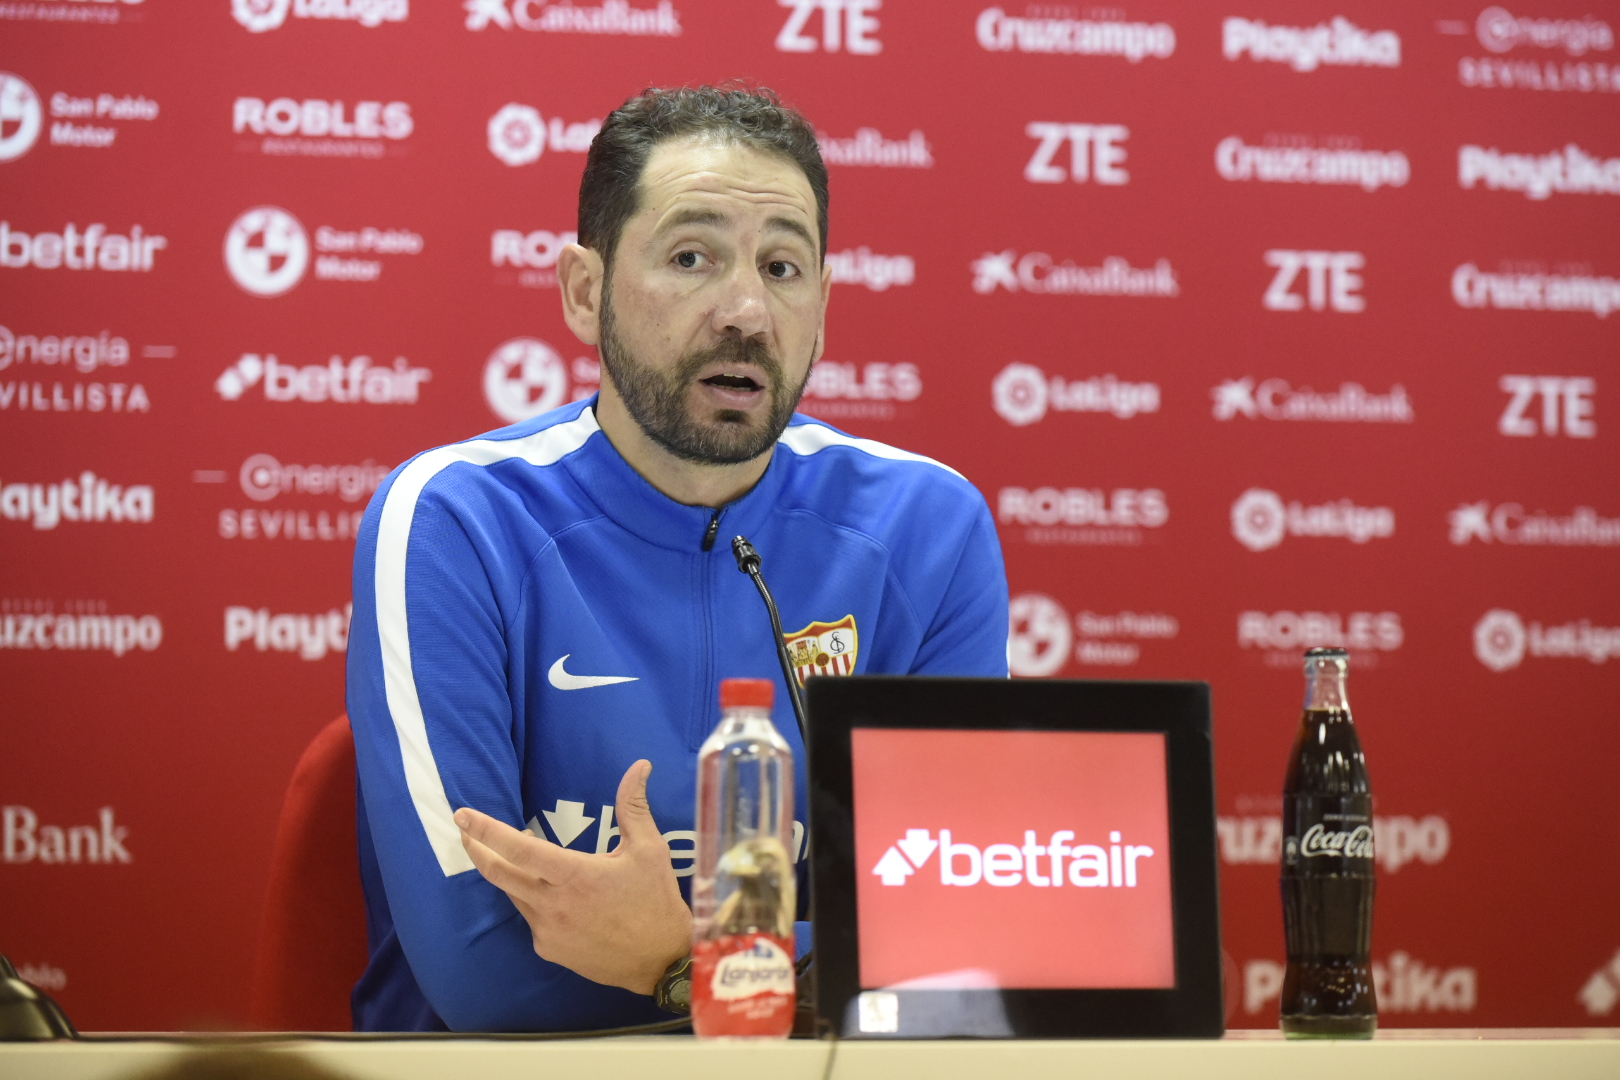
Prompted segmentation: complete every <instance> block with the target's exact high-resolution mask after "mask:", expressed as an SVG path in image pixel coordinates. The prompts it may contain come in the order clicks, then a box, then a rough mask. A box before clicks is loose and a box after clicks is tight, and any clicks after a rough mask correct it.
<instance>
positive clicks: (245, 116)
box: [231, 97, 416, 158]
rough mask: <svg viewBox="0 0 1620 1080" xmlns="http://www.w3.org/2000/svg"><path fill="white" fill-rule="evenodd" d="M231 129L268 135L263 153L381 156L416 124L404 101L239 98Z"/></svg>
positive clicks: (261, 145) (403, 137)
mask: <svg viewBox="0 0 1620 1080" xmlns="http://www.w3.org/2000/svg"><path fill="white" fill-rule="evenodd" d="M346 113H347V115H345V114H346ZM231 129H232V130H233V131H235V132H236V133H237V134H238V135H242V134H252V135H263V136H265V137H264V139H262V140H261V141H260V142H259V143H257V146H258V149H259V152H260V153H263V154H270V155H277V156H286V155H302V156H305V157H363V158H380V157H382V156H384V155H385V154H386V153H387V149H386V147H384V145H383V144H382V140H384V139H389V140H394V141H398V140H401V139H406V138H409V137H410V134H411V132H412V131H414V130H416V122H415V121H414V120H413V119H412V117H411V107H410V105H409V104H408V103H406V102H403V101H390V102H388V103H386V104H384V103H383V102H381V101H361V102H357V103H355V105H354V107H353V108H352V109H350V108H349V107H348V106H346V105H345V104H344V103H343V102H341V101H328V100H325V99H319V98H316V99H306V100H304V101H302V102H300V101H296V100H294V99H292V98H289V97H279V98H274V99H272V100H270V101H268V102H267V101H265V100H264V99H263V98H256V97H239V98H237V99H236V104H235V105H234V106H233V107H232V110H231ZM241 145H242V146H243V148H246V147H251V146H253V145H255V144H253V143H246V144H241Z"/></svg>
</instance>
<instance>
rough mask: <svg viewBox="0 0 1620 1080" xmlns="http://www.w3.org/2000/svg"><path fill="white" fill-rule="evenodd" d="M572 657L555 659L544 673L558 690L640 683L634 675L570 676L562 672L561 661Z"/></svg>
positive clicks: (566, 656) (569, 654) (568, 654)
mask: <svg viewBox="0 0 1620 1080" xmlns="http://www.w3.org/2000/svg"><path fill="white" fill-rule="evenodd" d="M572 655H574V654H573V653H563V654H562V655H561V656H559V657H558V658H557V662H556V663H555V664H552V665H551V670H550V671H548V672H546V678H547V679H548V680H550V682H551V685H552V686H555V687H556V688H557V689H559V690H588V689H589V688H591V687H593V686H612V685H613V684H614V683H621V682H638V681H640V680H639V679H637V677H636V676H634V675H570V674H568V672H566V671H564V670H563V661H564V660H567V659H568V658H569V657H570V656H572Z"/></svg>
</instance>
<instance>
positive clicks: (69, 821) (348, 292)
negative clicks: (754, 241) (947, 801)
mask: <svg viewBox="0 0 1620 1080" xmlns="http://www.w3.org/2000/svg"><path fill="white" fill-rule="evenodd" d="M1617 22H1620V9H1617V8H1616V7H1615V5H1614V4H1613V3H1612V2H1604V3H1597V4H1585V3H1582V4H1574V3H1570V2H1567V0H1536V5H1535V6H1534V7H1533V8H1523V7H1522V5H1517V4H1515V5H1514V7H1513V9H1512V10H1511V11H1506V10H1504V9H1502V8H1498V7H1490V8H1483V7H1482V5H1481V2H1480V0H1474V2H1473V3H1458V2H1442V0H1427V2H1425V3H1421V4H1411V3H1383V2H1373V0H1356V2H1355V3H1350V4H1346V5H1335V4H1329V3H1321V2H1315V3H1303V2H1299V3H1294V2H1290V3H1282V2H1274V0H1246V2H1244V3H1238V2H1235V0H1234V2H1233V3H1229V4H1226V5H1209V4H1200V3H1192V2H1175V3H1171V2H1166V0H1142V2H1139V3H1133V4H1132V5H1130V6H1129V7H1125V8H1088V7H1065V6H1061V5H1042V6H1034V7H1031V8H1029V9H1027V10H1023V9H1020V8H1018V7H1017V6H1016V5H1013V4H1008V5H1005V7H993V6H990V0H972V2H968V0H952V2H933V3H920V2H916V0H815V2H812V0H780V2H778V0H729V2H723V3H722V2H719V0H631V2H630V3H626V2H624V0H603V2H602V3H600V4H595V3H590V2H589V0H587V2H584V3H578V4H575V5H573V6H569V5H567V4H561V3H547V2H545V0H468V2H467V3H465V4H454V3H447V2H441V3H437V4H429V3H421V2H418V3H415V4H411V3H409V0H209V2H208V3H206V4H196V3H191V4H182V3H179V2H178V0H4V2H0V25H3V27H4V29H3V31H0V71H3V72H5V73H6V74H4V75H0V324H3V326H4V327H5V328H6V329H5V332H4V333H0V431H3V432H4V436H3V442H0V448H3V452H0V543H3V550H4V552H5V558H4V559H3V560H0V608H3V610H0V686H3V687H4V688H5V689H4V691H3V697H0V701H3V705H0V710H3V712H0V716H3V721H0V722H3V735H4V748H5V749H4V753H3V754H0V806H3V807H4V811H3V812H4V815H5V819H4V822H3V824H4V827H5V847H4V858H3V860H0V936H3V941H0V948H3V949H4V950H5V951H7V952H9V953H10V954H11V955H12V957H13V958H14V959H15V960H16V961H17V962H18V963H19V964H20V965H22V966H24V967H25V968H26V970H27V971H28V972H29V973H30V974H31V977H33V978H34V979H35V980H36V981H38V982H40V983H41V984H42V985H45V986H47V987H49V988H51V989H52V990H54V991H55V992H56V993H57V995H58V996H59V997H60V999H61V1001H62V1002H63V1004H64V1005H65V1006H66V1007H67V1009H68V1010H69V1012H70V1013H71V1014H72V1015H73V1016H74V1017H75V1018H76V1019H77V1020H78V1022H79V1023H80V1024H81V1026H84V1027H86V1028H91V1029H95V1028H126V1029H138V1028H167V1027H174V1026H178V1025H193V1024H211V1023H223V1024H229V1023H236V1022H240V1019H241V1017H242V1016H243V1015H244V1014H245V1011H246V1002H247V980H248V972H249V970H250V968H251V961H252V955H253V945H254V940H255V936H256V932H257V927H258V920H259V916H260V907H261V895H262V890H263V887H264V883H265V878H266V862H267V857H268V852H269V848H270V842H271V838H272V835H273V830H274V825H275V818H276V812H277V808H278V806H279V804H280V800H281V797H282V793H283V791H284V788H285V785H286V782H287V779H288V776H289V774H290V772H291V768H292V764H293V762H294V760H295V759H296V756H297V754H298V753H299V751H300V749H301V748H302V747H303V746H304V745H305V744H306V743H307V742H308V740H309V739H310V738H311V737H312V736H313V734H314V733H315V731H316V730H317V729H318V728H319V727H320V726H321V725H322V724H323V723H324V722H326V721H327V720H328V719H330V718H331V717H332V716H333V715H335V714H336V713H337V712H338V711H339V710H340V709H341V707H342V693H343V646H344V643H345V639H346V623H345V620H346V608H345V605H346V603H347V601H348V594H349V565H350V559H351V555H352V543H351V540H350V536H351V533H352V531H353V524H354V521H355V516H356V515H357V514H358V513H359V512H360V511H361V510H362V509H363V507H364V505H365V500H366V498H367V495H368V493H369V491H370V490H371V489H372V488H373V487H374V486H375V484H376V481H377V479H378V478H379V477H380V476H381V475H383V474H384V472H385V471H386V470H387V469H388V468H391V467H392V466H393V465H395V464H397V463H398V462H400V461H401V460H403V459H404V458H406V457H407V456H408V455H410V454H411V453H413V452H415V451H417V450H420V449H423V448H425V447H428V446H431V445H434V444H437V443H442V442H447V441H453V440H456V439H460V438H464V437H467V436H470V435H473V434H476V433H478V432H480V431H483V430H486V429H489V428H492V427H495V426H499V425H500V424H502V423H504V422H505V420H506V418H508V417H510V416H513V415H517V414H520V413H521V412H523V411H525V410H530V409H534V408H538V407H543V406H549V405H551V404H554V403H558V402H561V401H563V400H567V399H568V398H570V397H572V396H575V395H579V394H584V393H588V392H590V390H591V388H592V387H593V386H594V380H595V377H596V375H595V362H594V358H593V357H592V355H591V352H590V350H588V349H585V348H583V347H581V346H580V345H579V344H577V343H576V342H575V341H574V340H573V339H572V338H571V337H570V335H569V334H568V332H567V330H566V329H565V327H564V325H563V322H562V319H561V317H560V313H559V304H558V298H557V294H556V290H555V285H554V278H553V271H552V264H553V263H554V260H555V256H556V251H557V248H558V246H559V245H560V244H562V243H564V242H566V240H567V239H568V236H567V234H568V233H569V231H570V230H571V229H572V228H573V223H574V212H575V190H576V188H577V184H578V180H579V173H580V169H581V165H582V162H583V153H582V151H583V149H584V148H585V146H586V145H588V141H589V138H590V136H591V134H592V132H593V131H594V127H595V124H596V123H597V122H598V120H599V119H600V118H601V117H603V116H605V115H606V114H607V112H608V111H609V110H611V109H612V108H613V107H614V106H615V105H617V104H618V103H619V102H621V101H622V100H623V99H624V98H625V97H626V96H628V95H630V94H631V93H634V92H635V91H637V90H639V89H640V88H641V87H643V86H646V85H649V84H672V83H686V82H696V81H705V80H709V81H713V80H720V79H728V78H738V77H741V78H748V79H754V80H759V81H762V82H764V83H766V84H768V85H771V86H773V87H775V88H777V89H778V90H779V91H781V92H782V94H783V95H784V96H785V97H786V98H787V99H788V100H789V101H790V102H792V103H794V104H796V105H797V106H799V107H800V108H802V109H803V110H804V111H805V112H806V114H807V115H808V116H810V117H811V118H812V120H813V121H814V122H815V124H816V125H817V128H818V130H819V131H821V132H823V133H824V144H825V147H826V156H827V159H828V161H829V163H830V167H831V172H832V188H833V202H832V239H831V243H830V249H831V256H830V257H831V259H832V261H833V264H834V266H835V269H836V272H837V280H838V281H839V282H840V284H839V285H838V287H837V288H835V289H834V290H833V303H832V309H831V314H830V330H829V347H828V352H827V358H826V360H825V361H824V362H823V365H822V367H821V369H820V371H819V373H818V374H817V375H816V377H815V379H814V382H813V385H812V391H811V395H810V396H809V397H808V398H807V400H806V404H805V409H806V411H808V412H811V413H814V414H816V415H818V416H822V417H825V418H826V419H828V420H830V421H831V422H833V423H835V424H838V425H840V426H842V427H844V428H846V429H848V430H850V431H852V432H855V433H857V434H860V435H863V436H869V437H872V438H876V439H880V440H883V441H886V442H892V443H895V444H898V445H900V446H903V447H906V448H908V449H911V450H915V451H920V452H923V453H927V454H931V455H934V456H937V457H939V458H942V459H944V460H945V461H947V462H949V463H950V464H952V465H954V466H955V467H957V468H958V469H960V470H962V471H963V472H964V473H965V474H966V475H967V476H969V477H970V478H971V479H972V480H973V481H974V482H975V483H977V484H978V485H979V487H980V488H981V489H982V490H983V491H984V493H985V496H986V498H987V499H988V500H989V502H990V504H991V506H992V508H993V509H994V510H995V511H996V514H997V517H998V520H999V522H1000V524H1001V526H1002V541H1003V544H1004V545H1005V549H1006V553H1007V559H1008V568H1009V575H1010V578H1011V585H1012V592H1013V596H1014V614H1015V628H1014V635H1013V641H1012V643H1011V645H1012V656H1013V659H1014V663H1015V668H1016V670H1017V671H1018V672H1019V673H1021V674H1026V675H1062V676H1071V677H1073V676H1079V677H1085V676H1092V677H1099V676H1101V677H1117V676H1127V677H1148V678H1158V677H1190V678H1201V679H1208V680H1209V681H1210V682H1211V683H1213V685H1214V689H1215V703H1216V735H1217V759H1218V784H1219V788H1218V790H1219V799H1220V813H1221V833H1220V838H1221V851H1222V859H1223V862H1222V870H1223V901H1224V908H1223V910H1224V913H1225V931H1226V932H1225V947H1226V950H1227V952H1228V954H1229V955H1230V958H1231V963H1230V964H1229V965H1228V967H1229V979H1230V987H1231V994H1230V997H1231V1002H1230V1004H1231V1011H1232V1017H1231V1019H1232V1022H1233V1023H1234V1024H1238V1025H1246V1024H1252V1025H1261V1026H1264V1025H1270V1024H1273V1023H1275V1016H1276V991H1277V976H1278V974H1279V970H1280V969H1279V968H1278V967H1277V964H1278V962H1279V961H1280V960H1281V958H1282V934H1281V926H1280V918H1279V903H1278V898H1277V887H1276V884H1275V879H1276V870H1275V863H1276V858H1277V852H1278V847H1279V843H1278V839H1279V838H1278V832H1277V815H1278V809H1279V799H1278V791H1279V789H1280V786H1281V782H1282V771H1283V764H1284V758H1285V755H1286V752H1287V747H1288V745H1289V740H1290V737H1291V735H1292V730H1293V726H1294V724H1295V722H1296V711H1297V708H1298V703H1299V696H1300V691H1301V685H1300V678H1299V674H1298V657H1299V651H1300V649H1301V648H1302V647H1303V646H1305V645H1309V644H1314V643H1344V644H1348V645H1349V646H1350V648H1351V649H1352V651H1353V654H1354V661H1353V667H1352V671H1353V678H1352V683H1351V691H1352V700H1353V702H1354V705H1355V707H1356V716H1357V720H1358V723H1359V724H1360V726H1361V729H1362V735H1363V739H1364V741H1365V745H1366V748H1367V754H1368V759H1369V762H1370V765H1371V770H1372V777H1373V781H1374V785H1375V790H1376V792H1377V796H1378V804H1377V813H1378V816H1379V825H1380V836H1379V852H1380V866H1381V881H1380V893H1379V901H1378V913H1377V927H1376V932H1375V936H1374V942H1375V956H1376V958H1377V960H1378V963H1379V965H1380V967H1379V970H1380V972H1381V973H1382V974H1381V976H1380V978H1381V998H1382V1002H1381V1003H1382V1006H1383V1010H1382V1012H1383V1017H1382V1019H1383V1022H1384V1023H1385V1024H1386V1025H1401V1024H1415V1025H1424V1026H1456V1025H1473V1024H1511V1025H1521V1024H1554V1025H1557V1024H1562V1025H1584V1024H1602V1023H1613V1022H1614V1021H1615V1017H1616V1016H1620V1011H1617V1009H1616V1001H1617V999H1620V953H1617V950H1620V921H1617V920H1616V918H1615V915H1614V912H1615V910H1616V907H1615V897H1616V895H1617V886H1620V871H1617V869H1616V867H1617V866H1620V858H1617V856H1620V846H1617V842H1616V840H1615V834H1614V828H1613V826H1614V822H1615V811H1614V808H1613V800H1612V795H1611V792H1612V788H1613V782H1614V770H1615V762H1616V760H1620V735H1617V733H1616V727H1615V725H1614V724H1613V722H1612V717H1611V716H1610V715H1609V713H1610V712H1611V711H1612V701H1613V699H1614V695H1615V691H1616V688H1617V682H1616V675H1617V672H1620V663H1617V662H1615V661H1620V629H1616V628H1617V627H1620V584H1617V577H1616V573H1615V565H1616V559H1617V557H1620V482H1617V479H1616V478H1617V476H1620V470H1617V468H1616V465H1617V463H1620V462H1617V457H1616V453H1615V449H1614V447H1615V438H1616V433H1617V430H1620V429H1616V428H1615V426H1614V425H1615V424H1616V423H1620V420H1617V419H1616V418H1615V417H1614V416H1613V415H1612V413H1611V409H1612V406H1611V405H1610V404H1609V398H1608V395H1609V394H1610V393H1612V392H1613V391H1612V390H1611V389H1610V387H1611V382H1610V380H1612V378H1613V370H1614V363H1615V352H1616V350H1615V340H1616V334H1617V333H1620V314H1614V317H1611V314H1613V313H1614V312H1613V309H1620V283H1617V281H1616V278H1617V277H1620V244H1617V243H1616V241H1617V238H1620V228H1617V224H1620V215H1617V213H1616V211H1617V210H1620V126H1617V124H1616V122H1615V117H1616V110H1617V107H1620V52H1617V51H1616V49H1615V46H1614V33H1613V30H1612V27H1613V26H1614V25H1615V24H1616V23H1617ZM266 208H268V209H266ZM1611 654H1614V655H1611Z"/></svg>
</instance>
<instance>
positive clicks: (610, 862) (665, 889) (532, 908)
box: [455, 760, 692, 994]
mask: <svg viewBox="0 0 1620 1080" xmlns="http://www.w3.org/2000/svg"><path fill="white" fill-rule="evenodd" d="M651 774H652V763H651V762H650V761H646V760H642V761H638V762H636V763H635V764H634V765H632V766H630V768H629V770H628V771H626V772H625V774H624V779H622V780H620V781H619V793H618V798H617V808H616V816H617V818H618V823H619V846H618V847H617V848H615V849H614V850H612V851H610V852H608V853H607V854H605V855H588V854H586V853H584V852H580V851H570V850H569V849H567V848H564V847H558V846H557V845H556V844H553V843H552V842H551V841H549V840H542V839H540V838H538V837H536V836H534V835H532V834H530V833H526V832H519V831H518V830H517V829H514V828H512V827H511V826H510V825H507V824H506V823H505V822H502V821H497V820H496V819H494V818H492V817H490V816H489V815H488V814H483V813H480V812H479V811H477V810H473V809H471V808H470V807H464V808H462V809H460V810H457V811H456V815H455V818H456V825H458V826H459V827H460V829H461V843H462V846H463V847H465V848H466V849H467V854H468V855H469V856H470V857H471V858H472V861H473V865H474V866H476V867H478V872H479V873H480V874H482V875H484V877H485V879H486V880H488V881H489V882H490V883H491V884H492V885H494V886H496V887H497V888H499V889H500V890H501V891H502V892H504V893H506V895H507V896H509V897H511V899H512V903H513V904H515V905H517V909H518V911H519V912H521V913H522V915H523V918H524V919H526V920H527V921H528V923H529V930H530V933H531V935H532V936H533V938H534V951H535V952H536V953H537V954H539V956H540V957H541V959H543V960H550V961H551V962H552V963H555V964H561V965H562V966H563V967H566V968H569V969H570V970H572V971H576V972H578V973H579V974H581V975H583V976H585V977H586V978H587V979H590V980H592V981H593V982H599V983H605V984H606V985H608V986H622V987H624V988H625V989H627V990H632V991H634V992H636V993H638V994H650V993H652V991H653V987H654V986H656V985H657V983H658V979H659V976H661V975H663V973H664V969H665V968H667V967H668V966H669V965H670V964H671V963H673V962H674V961H676V960H678V959H680V958H681V957H682V956H685V955H686V954H687V952H689V951H690V950H691V947H692V912H691V909H689V908H688V907H687V906H686V902H685V901H683V900H682V899H681V890H680V886H679V885H678V884H677V883H676V880H675V870H674V867H672V866H671V865H670V860H669V844H668V843H667V842H666V841H665V840H664V837H663V835H662V834H661V833H660V832H659V831H658V824H657V822H655V821H654V820H653V816H652V808H651V807H650V806H649V805H648V803H647V778H648V777H649V776H650V775H651Z"/></svg>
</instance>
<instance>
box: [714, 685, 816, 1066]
mask: <svg viewBox="0 0 1620 1080" xmlns="http://www.w3.org/2000/svg"><path fill="white" fill-rule="evenodd" d="M774 692H775V687H774V686H773V685H772V683H771V682H770V681H769V680H768V679H725V680H723V681H722V682H721V683H720V726H719V727H717V728H715V729H714V733H713V734H712V735H710V736H709V738H708V739H707V741H705V742H704V744H703V747H702V748H701V749H700V750H699V751H698V793H697V804H698V805H697V826H698V828H697V833H698V835H697V872H696V873H695V874H694V875H693V878H692V916H693V928H692V929H693V935H692V936H693V946H692V1030H693V1031H694V1032H695V1033H696V1034H697V1035H699V1036H700V1037H704V1038H715V1037H722V1038H723V1037H728V1036H729V1037H737V1036H744V1037H746V1036H754V1037H760V1036H764V1037H776V1038H785V1037H786V1036H787V1035H788V1033H789V1032H790V1031H792V1030H793V1014H794V1006H795V1003H796V998H795V994H794V986H795V981H794V970H793V917H794V913H795V910H796V908H797V903H796V899H797V884H796V881H795V879H794V875H793V862H792V859H791V857H790V856H789V854H788V853H789V851H790V850H791V845H792V837H793V750H792V748H791V747H789V746H788V744H787V741H786V740H785V739H783V738H782V735H781V733H780V732H778V731H777V730H776V726H775V725H774V724H772V723H771V703H772V698H773V695H774Z"/></svg>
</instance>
